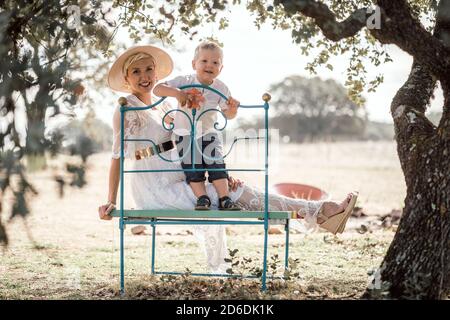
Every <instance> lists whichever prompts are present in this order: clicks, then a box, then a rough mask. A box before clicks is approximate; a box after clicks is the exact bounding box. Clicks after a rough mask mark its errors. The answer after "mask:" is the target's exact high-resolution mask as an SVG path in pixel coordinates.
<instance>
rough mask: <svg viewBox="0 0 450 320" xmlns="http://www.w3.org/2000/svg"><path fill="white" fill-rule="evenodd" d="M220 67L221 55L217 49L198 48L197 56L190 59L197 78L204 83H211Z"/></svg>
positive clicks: (220, 69)
mask: <svg viewBox="0 0 450 320" xmlns="http://www.w3.org/2000/svg"><path fill="white" fill-rule="evenodd" d="M222 67H223V65H222V55H221V53H220V51H219V50H217V49H200V50H199V52H198V56H197V58H196V59H194V60H193V61H192V68H194V70H195V71H196V73H197V78H198V80H199V81H200V82H201V83H202V84H205V85H210V84H212V83H213V81H214V79H215V78H217V76H218V75H219V74H220V72H221V71H222Z"/></svg>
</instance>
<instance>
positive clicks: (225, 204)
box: [219, 197, 241, 211]
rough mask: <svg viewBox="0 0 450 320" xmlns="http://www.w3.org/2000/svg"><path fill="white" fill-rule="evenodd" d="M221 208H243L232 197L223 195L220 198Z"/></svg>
mask: <svg viewBox="0 0 450 320" xmlns="http://www.w3.org/2000/svg"><path fill="white" fill-rule="evenodd" d="M219 210H228V211H240V210H241V208H240V207H239V206H238V205H237V204H236V203H234V202H233V200H231V199H230V197H222V198H220V199H219Z"/></svg>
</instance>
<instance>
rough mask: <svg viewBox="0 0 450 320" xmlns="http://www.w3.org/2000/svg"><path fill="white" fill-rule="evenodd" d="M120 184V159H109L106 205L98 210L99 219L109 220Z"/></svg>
mask: <svg viewBox="0 0 450 320" xmlns="http://www.w3.org/2000/svg"><path fill="white" fill-rule="evenodd" d="M119 182H120V159H111V165H110V168H109V181H108V203H107V204H104V205H102V206H100V207H99V208H98V214H99V217H100V219H103V220H111V219H112V217H111V216H110V215H109V213H110V212H111V211H112V210H113V209H114V208H115V204H116V199H117V190H118V189H119Z"/></svg>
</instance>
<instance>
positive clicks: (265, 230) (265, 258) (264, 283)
mask: <svg viewBox="0 0 450 320" xmlns="http://www.w3.org/2000/svg"><path fill="white" fill-rule="evenodd" d="M268 229H269V228H268V225H267V221H266V223H265V225H264V258H263V273H262V287H261V291H266V289H267V287H266V277H267V241H268V232H269V230H268Z"/></svg>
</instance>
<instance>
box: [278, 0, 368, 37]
mask: <svg viewBox="0 0 450 320" xmlns="http://www.w3.org/2000/svg"><path fill="white" fill-rule="evenodd" d="M274 4H275V5H277V4H282V5H283V7H284V10H285V12H286V13H287V14H289V15H293V14H296V13H301V14H303V15H304V16H307V17H310V18H313V19H314V21H315V23H316V24H317V26H318V27H319V28H320V30H322V32H323V34H324V36H325V37H327V38H328V39H330V40H332V41H339V40H342V39H345V38H349V37H352V36H354V35H356V34H357V33H358V32H359V31H360V30H361V29H363V28H364V27H365V26H366V21H367V18H368V17H369V16H370V15H369V14H368V13H367V11H368V9H367V8H361V9H357V10H356V11H354V12H353V13H352V14H351V15H350V16H349V17H348V18H347V19H345V20H344V21H342V22H338V21H337V20H336V16H335V14H334V13H333V12H332V11H331V10H330V8H328V6H327V5H326V4H324V3H321V2H317V1H314V0H297V1H293V0H284V1H283V0H278V1H275V2H274Z"/></svg>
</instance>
